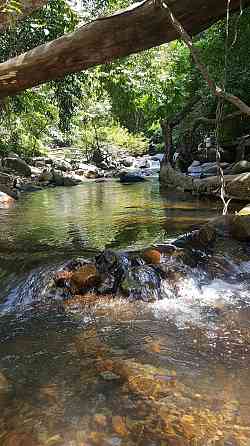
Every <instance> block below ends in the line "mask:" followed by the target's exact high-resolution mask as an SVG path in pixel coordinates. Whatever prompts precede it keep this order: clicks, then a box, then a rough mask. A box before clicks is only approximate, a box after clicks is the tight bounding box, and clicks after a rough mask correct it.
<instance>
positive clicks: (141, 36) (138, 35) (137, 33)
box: [0, 0, 250, 97]
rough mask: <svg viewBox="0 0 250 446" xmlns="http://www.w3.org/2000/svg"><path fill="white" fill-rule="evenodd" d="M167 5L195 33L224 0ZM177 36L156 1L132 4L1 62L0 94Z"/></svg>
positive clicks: (235, 1)
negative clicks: (125, 8)
mask: <svg viewBox="0 0 250 446" xmlns="http://www.w3.org/2000/svg"><path fill="white" fill-rule="evenodd" d="M249 4H250V0H245V2H244V5H245V6H247V5H249ZM230 6H231V9H232V10H236V9H238V8H239V6H240V0H231V3H230ZM171 8H172V9H173V12H174V14H175V16H176V17H178V18H179V19H180V20H181V22H182V23H183V26H185V28H186V29H187V31H188V32H189V33H191V34H196V33H198V32H200V31H202V30H203V29H205V28H207V27H208V26H209V25H211V24H212V23H213V22H215V21H216V20H217V19H218V18H220V17H222V16H224V15H225V0H209V1H208V0H192V2H190V0H178V1H174V2H173V1H171ZM177 37H179V35H178V32H177V30H176V29H175V28H174V27H173V26H172V23H171V21H170V20H169V17H168V14H167V12H166V10H165V9H164V8H162V7H161V5H160V2H159V1H158V0H145V1H143V2H141V3H139V4H138V3H136V4H135V5H132V6H130V7H129V8H128V9H127V10H124V11H122V12H119V13H116V14H114V15H112V16H110V17H106V18H101V19H97V20H95V21H93V22H91V23H89V24H87V25H85V26H82V27H81V28H79V29H77V30H76V31H75V32H74V33H71V34H68V35H65V36H63V37H60V38H59V39H56V40H54V41H52V42H49V43H47V44H45V45H41V46H39V47H37V48H35V49H33V50H31V51H29V52H27V53H25V54H22V55H21V56H18V57H16V58H13V59H10V60H8V61H7V62H4V63H2V64H0V97H5V96H9V95H14V94H17V93H19V92H21V91H23V90H25V89H26V88H30V87H32V86H35V85H39V84H41V83H44V82H47V81H49V80H53V79H58V78H62V77H63V76H65V74H67V73H73V72H78V71H81V70H84V69H86V68H89V67H92V66H94V65H99V64H104V63H108V62H110V61H112V60H114V59H117V58H119V57H123V56H127V55H129V54H132V53H136V52H138V51H142V50H145V49H147V48H151V47H153V46H157V45H160V44H162V43H165V42H169V41H171V40H173V39H176V38H177Z"/></svg>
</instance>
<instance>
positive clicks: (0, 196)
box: [0, 191, 15, 205]
mask: <svg viewBox="0 0 250 446" xmlns="http://www.w3.org/2000/svg"><path fill="white" fill-rule="evenodd" d="M14 202H15V199H14V198H13V197H11V196H10V195H8V194H6V193H5V192H2V191H0V205H1V204H11V203H14Z"/></svg>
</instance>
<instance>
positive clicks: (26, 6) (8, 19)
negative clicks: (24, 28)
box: [0, 0, 48, 32]
mask: <svg viewBox="0 0 250 446" xmlns="http://www.w3.org/2000/svg"><path fill="white" fill-rule="evenodd" d="M18 3H19V4H18V7H19V8H20V11H21V12H20V13H19V12H18V11H15V10H13V11H10V12H7V11H5V8H6V7H7V5H8V0H0V32H1V31H4V30H5V29H6V28H7V27H8V26H9V25H11V24H13V22H16V21H17V20H21V19H23V18H24V17H26V16H27V15H30V14H32V12H34V11H36V10H37V9H39V8H41V7H42V6H44V5H46V3H48V0H18ZM19 5H20V6H19Z"/></svg>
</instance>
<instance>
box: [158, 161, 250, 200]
mask: <svg viewBox="0 0 250 446" xmlns="http://www.w3.org/2000/svg"><path fill="white" fill-rule="evenodd" d="M224 181H225V196H226V197H228V198H231V199H233V200H236V201H246V202H249V201H250V172H245V173H240V174H236V175H224ZM160 182H161V184H162V186H163V187H164V188H166V189H170V190H173V189H176V190H179V191H186V192H191V193H192V194H194V195H197V196H207V197H215V198H219V197H220V195H221V181H220V178H219V177H218V176H213V175H211V176H209V177H207V178H194V177H192V176H189V175H187V174H184V173H182V172H180V171H178V170H175V169H174V168H173V167H172V166H171V165H170V164H167V163H165V164H162V166H161V171H160Z"/></svg>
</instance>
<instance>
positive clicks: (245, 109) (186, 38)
mask: <svg viewBox="0 0 250 446" xmlns="http://www.w3.org/2000/svg"><path fill="white" fill-rule="evenodd" d="M162 6H163V7H164V9H165V10H166V12H167V16H168V18H169V20H170V22H171V23H172V25H173V27H174V29H175V30H176V32H177V33H178V35H179V37H180V38H181V39H182V40H183V42H184V43H185V44H186V45H187V47H188V48H189V50H190V53H191V55H192V57H193V59H194V62H195V63H196V65H197V67H198V69H199V70H200V72H201V74H202V76H203V78H204V79H205V81H206V82H207V85H208V87H209V89H210V91H211V92H212V94H213V95H214V96H217V97H218V98H221V99H223V100H225V101H227V102H230V103H231V104H233V105H234V106H235V107H237V108H238V109H239V110H240V111H241V112H242V113H244V114H246V115H248V116H250V107H249V106H248V105H247V104H246V103H245V102H243V101H242V100H241V99H240V98H238V97H237V96H234V95H233V94H230V93H227V92H226V91H224V90H223V89H222V88H220V87H219V86H218V85H216V83H215V82H214V80H213V79H212V78H211V77H210V75H209V72H208V70H207V67H206V66H205V65H204V64H203V63H202V61H201V58H200V54H199V51H198V49H197V48H196V47H195V46H194V44H193V41H192V38H191V36H190V35H189V34H188V32H187V31H186V30H185V28H184V27H183V25H182V24H181V23H180V21H179V20H178V19H177V17H176V16H175V15H174V13H173V12H172V10H171V9H170V8H169V6H168V5H167V3H165V2H162Z"/></svg>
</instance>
